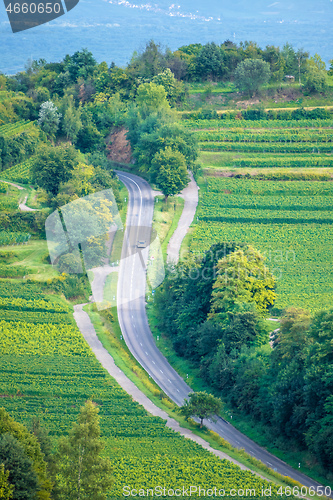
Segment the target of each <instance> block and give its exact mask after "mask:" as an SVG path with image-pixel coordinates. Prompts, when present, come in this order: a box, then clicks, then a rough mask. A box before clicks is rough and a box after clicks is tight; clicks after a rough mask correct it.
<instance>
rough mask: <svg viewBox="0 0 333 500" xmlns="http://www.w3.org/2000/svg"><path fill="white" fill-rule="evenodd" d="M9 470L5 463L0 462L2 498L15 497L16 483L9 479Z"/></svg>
mask: <svg viewBox="0 0 333 500" xmlns="http://www.w3.org/2000/svg"><path fill="white" fill-rule="evenodd" d="M8 476H9V471H8V470H7V471H6V470H5V466H4V464H0V498H1V499H2V500H11V499H12V498H13V491H14V485H13V484H10V483H9V481H8Z"/></svg>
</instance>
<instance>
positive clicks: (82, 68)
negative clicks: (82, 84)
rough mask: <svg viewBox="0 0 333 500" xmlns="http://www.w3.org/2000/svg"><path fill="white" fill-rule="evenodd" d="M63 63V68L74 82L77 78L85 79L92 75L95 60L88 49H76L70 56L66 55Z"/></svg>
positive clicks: (95, 64)
mask: <svg viewBox="0 0 333 500" xmlns="http://www.w3.org/2000/svg"><path fill="white" fill-rule="evenodd" d="M65 63H66V67H65V68H66V70H67V71H68V73H69V76H70V78H71V80H72V82H76V81H77V80H78V78H83V79H85V80H87V78H89V77H91V76H92V75H93V72H94V70H95V68H96V66H97V63H96V60H95V59H94V57H93V55H92V53H91V52H89V51H88V49H83V50H81V51H79V50H78V51H77V52H75V53H74V54H73V55H72V56H71V57H70V56H66V58H65Z"/></svg>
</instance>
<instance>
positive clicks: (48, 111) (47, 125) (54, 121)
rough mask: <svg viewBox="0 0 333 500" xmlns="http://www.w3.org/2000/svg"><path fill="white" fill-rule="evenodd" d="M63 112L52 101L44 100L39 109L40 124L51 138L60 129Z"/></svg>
mask: <svg viewBox="0 0 333 500" xmlns="http://www.w3.org/2000/svg"><path fill="white" fill-rule="evenodd" d="M60 118H61V114H60V113H58V108H57V107H56V106H55V105H54V103H53V102H52V101H46V102H44V103H43V104H42V105H41V107H40V111H39V117H38V125H39V126H40V127H41V128H42V130H43V131H44V132H45V133H46V135H47V136H48V137H49V138H53V137H54V136H55V135H56V133H57V130H58V127H59V122H60Z"/></svg>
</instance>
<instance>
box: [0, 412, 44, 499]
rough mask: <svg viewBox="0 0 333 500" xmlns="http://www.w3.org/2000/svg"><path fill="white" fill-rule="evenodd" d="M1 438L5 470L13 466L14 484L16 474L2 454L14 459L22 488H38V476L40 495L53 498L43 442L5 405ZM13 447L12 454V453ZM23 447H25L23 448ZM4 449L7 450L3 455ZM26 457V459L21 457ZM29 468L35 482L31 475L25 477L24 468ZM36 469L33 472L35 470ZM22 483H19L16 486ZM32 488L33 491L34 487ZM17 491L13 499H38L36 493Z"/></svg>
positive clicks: (1, 420) (0, 431)
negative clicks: (23, 494) (24, 493)
mask: <svg viewBox="0 0 333 500" xmlns="http://www.w3.org/2000/svg"><path fill="white" fill-rule="evenodd" d="M0 438H4V440H2V441H1V442H2V445H1V446H0V448H1V450H2V452H0V464H1V463H4V466H5V470H9V482H10V483H11V484H14V481H12V479H13V476H11V467H10V466H8V467H7V465H6V462H5V460H4V459H3V458H2V457H3V456H5V457H7V456H8V457H12V458H11V460H12V459H13V462H12V461H11V464H12V465H13V467H15V468H16V465H15V464H17V469H16V472H15V474H16V473H17V474H16V475H15V477H16V478H17V480H18V482H19V483H20V484H21V485H22V488H25V487H27V486H28V485H29V484H30V486H31V488H32V490H33V489H34V484H35V480H36V481H37V490H38V495H39V496H38V498H41V499H43V500H49V499H50V491H51V486H52V485H51V481H50V480H49V478H48V475H47V469H46V463H45V461H44V457H43V453H42V452H41V449H40V445H39V443H38V441H37V439H36V437H35V436H34V435H33V434H31V433H30V432H29V431H28V430H27V428H26V427H25V426H24V425H22V424H20V423H18V422H16V421H15V420H14V419H13V418H12V417H11V416H10V415H9V414H8V413H7V412H6V410H5V409H4V408H0ZM9 450H12V451H10V454H9ZM22 450H23V451H22ZM1 453H3V454H2V455H1ZM16 456H18V457H19V462H16V461H15V460H16V459H15V457H16ZM21 458H22V460H21ZM20 463H21V465H20ZM23 470H24V471H27V475H29V476H31V483H30V482H29V481H30V480H29V478H28V479H27V480H25V479H22V476H21V472H23ZM31 471H32V472H31ZM17 489H18V486H15V490H17ZM32 490H31V491H32ZM16 494H17V491H16V492H15V491H14V496H13V500H23V499H26V500H28V498H29V499H30V498H31V499H32V500H35V498H36V496H35V495H34V496H32V497H31V496H27V497H26V496H23V497H22V496H16Z"/></svg>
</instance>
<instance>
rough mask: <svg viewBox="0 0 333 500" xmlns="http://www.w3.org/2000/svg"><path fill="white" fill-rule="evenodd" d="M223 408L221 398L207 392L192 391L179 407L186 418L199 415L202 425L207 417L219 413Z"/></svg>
mask: <svg viewBox="0 0 333 500" xmlns="http://www.w3.org/2000/svg"><path fill="white" fill-rule="evenodd" d="M221 409H222V401H221V400H220V399H219V398H216V397H214V396H212V395H211V394H207V393H206V392H192V393H191V394H189V399H185V403H184V404H183V406H181V407H180V408H179V413H180V414H181V415H184V416H185V417H186V419H188V418H189V417H198V418H199V419H200V427H202V425H203V420H204V419H205V418H210V417H213V416H214V415H216V414H217V415H218V414H219V412H220V411H221Z"/></svg>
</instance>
